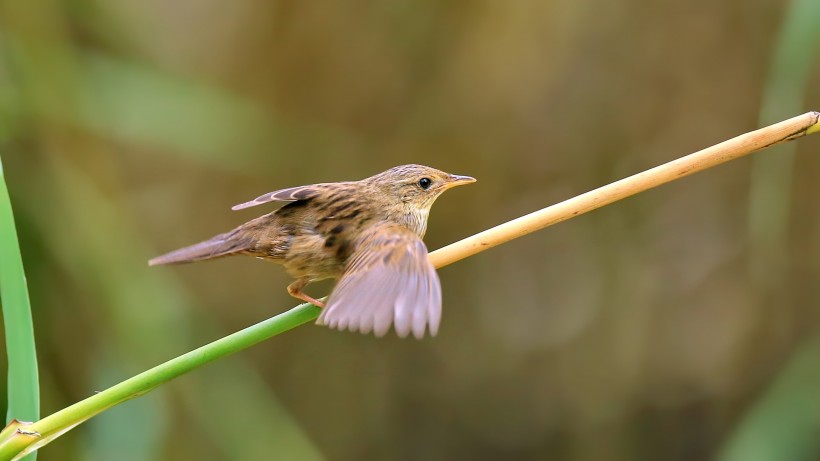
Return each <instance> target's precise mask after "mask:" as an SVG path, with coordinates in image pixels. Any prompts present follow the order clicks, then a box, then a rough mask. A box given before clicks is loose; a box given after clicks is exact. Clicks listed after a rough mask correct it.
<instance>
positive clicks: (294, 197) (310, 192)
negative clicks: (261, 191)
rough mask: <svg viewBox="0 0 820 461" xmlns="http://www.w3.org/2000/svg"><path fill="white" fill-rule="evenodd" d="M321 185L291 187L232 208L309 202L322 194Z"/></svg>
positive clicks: (240, 208)
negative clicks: (301, 201) (273, 203)
mask: <svg viewBox="0 0 820 461" xmlns="http://www.w3.org/2000/svg"><path fill="white" fill-rule="evenodd" d="M321 186H322V185H321V184H311V185H309V186H297V187H289V188H287V189H280V190H275V191H273V192H268V193H267V194H265V195H262V196H260V197H257V198H255V199H253V200H251V201H249V202H245V203H240V204H239V205H235V206H233V207H231V209H232V210H242V209H245V208H250V207H252V206H256V205H261V204H263V203H268V202H296V201H299V200H308V199H311V198H313V197H316V196H317V195H319V193H320V192H321Z"/></svg>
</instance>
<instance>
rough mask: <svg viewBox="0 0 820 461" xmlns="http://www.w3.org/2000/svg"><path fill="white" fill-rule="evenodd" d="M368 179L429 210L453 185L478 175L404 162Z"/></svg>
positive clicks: (402, 199) (460, 183)
mask: <svg viewBox="0 0 820 461" xmlns="http://www.w3.org/2000/svg"><path fill="white" fill-rule="evenodd" d="M366 181H369V182H371V183H372V184H373V185H374V186H376V187H378V188H379V189H381V190H382V191H383V192H384V193H385V194H387V195H388V196H389V197H391V198H395V199H396V200H398V201H399V202H401V203H403V204H405V205H407V206H409V207H411V208H414V209H417V210H429V209H430V207H431V206H433V202H434V201H435V200H436V198H438V196H439V195H441V194H442V192H444V191H446V190H447V189H450V188H451V187H455V186H461V185H464V184H470V183H472V182H475V179H474V178H471V177H469V176H460V175H456V174H450V173H445V172H443V171H440V170H437V169H435V168H430V167H429V166H424V165H401V166H397V167H393V168H391V169H389V170H387V171H384V172H382V173H379V174H377V175H375V176H371V177H369V178H367V179H366Z"/></svg>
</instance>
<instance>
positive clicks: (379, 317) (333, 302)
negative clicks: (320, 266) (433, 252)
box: [317, 223, 441, 338]
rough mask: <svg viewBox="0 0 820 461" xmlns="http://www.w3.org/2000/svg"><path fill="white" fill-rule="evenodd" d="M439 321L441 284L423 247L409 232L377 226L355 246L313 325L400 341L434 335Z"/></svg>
mask: <svg viewBox="0 0 820 461" xmlns="http://www.w3.org/2000/svg"><path fill="white" fill-rule="evenodd" d="M440 322H441V284H440V283H439V279H438V275H437V274H436V270H435V268H433V265H432V264H430V261H429V260H428V259H427V247H426V246H425V245H424V242H422V241H421V239H419V238H418V236H416V234H414V233H413V232H411V231H410V230H408V229H407V228H405V227H403V226H399V225H398V224H392V223H380V224H375V225H373V226H371V227H370V228H368V229H367V230H366V231H365V232H364V233H363V234H362V235H361V237H359V238H358V239H357V241H356V242H355V249H354V250H353V254H352V255H351V256H350V259H349V262H348V264H347V267H346V268H345V270H344V272H343V273H342V276H341V278H340V279H339V283H338V284H337V285H336V287H335V288H334V289H333V292H332V293H331V294H330V298H329V299H328V301H327V304H326V306H325V308H324V309H323V310H322V313H321V315H320V316H319V320H318V322H317V323H319V324H324V325H327V326H329V327H331V328H337V329H339V330H345V329H347V330H350V331H360V332H362V333H365V334H367V333H370V332H371V331H373V333H375V335H376V336H384V335H385V334H386V333H387V331H388V330H390V325H391V324H392V325H393V326H394V328H395V329H396V333H397V334H398V335H399V337H402V338H404V337H406V336H407V335H408V334H410V333H411V332H412V333H413V336H415V337H416V338H422V337H424V332H425V329H429V331H430V335H432V336H435V335H436V333H437V332H438V327H439V323H440Z"/></svg>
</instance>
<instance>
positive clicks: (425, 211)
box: [390, 206, 430, 238]
mask: <svg viewBox="0 0 820 461" xmlns="http://www.w3.org/2000/svg"><path fill="white" fill-rule="evenodd" d="M428 216H430V209H429V208H421V209H419V208H413V207H409V206H405V207H402V209H401V211H400V212H399V213H397V214H395V215H394V216H391V217H390V218H391V220H392V221H394V222H397V223H398V224H401V225H402V226H404V227H406V228H408V229H410V230H411V231H413V233H415V234H416V235H418V236H419V238H423V237H424V233H425V232H427V217H428Z"/></svg>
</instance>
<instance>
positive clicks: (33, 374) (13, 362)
mask: <svg viewBox="0 0 820 461" xmlns="http://www.w3.org/2000/svg"><path fill="white" fill-rule="evenodd" d="M0 255H2V257H0V298H2V300H3V320H4V322H5V332H6V353H7V355H8V413H7V417H6V422H10V421H12V420H13V419H18V420H21V421H36V420H37V419H38V418H39V417H40V391H39V389H40V386H39V378H38V371H37V353H36V350H35V345H34V325H33V323H32V320H31V303H30V301H29V296H28V288H27V287H26V276H25V272H24V271H23V258H22V256H21V255H20V245H19V242H18V239H17V231H16V229H15V226H14V214H13V213H12V209H11V199H10V197H9V192H8V188H7V187H6V181H5V177H4V175H3V165H2V162H0ZM30 459H32V460H33V459H34V456H32V457H31V458H30Z"/></svg>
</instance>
